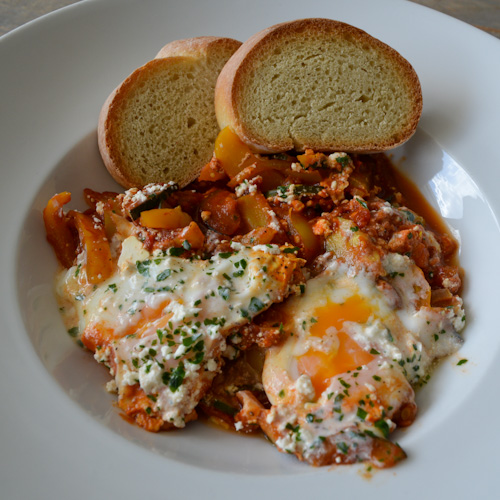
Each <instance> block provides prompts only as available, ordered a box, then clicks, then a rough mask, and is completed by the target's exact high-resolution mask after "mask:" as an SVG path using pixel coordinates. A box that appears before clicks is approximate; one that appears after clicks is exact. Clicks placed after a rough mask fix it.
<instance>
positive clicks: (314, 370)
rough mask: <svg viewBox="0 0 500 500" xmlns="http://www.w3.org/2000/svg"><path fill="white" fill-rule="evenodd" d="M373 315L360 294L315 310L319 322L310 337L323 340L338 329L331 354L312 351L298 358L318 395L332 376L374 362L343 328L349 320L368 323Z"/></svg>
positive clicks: (298, 364)
mask: <svg viewBox="0 0 500 500" xmlns="http://www.w3.org/2000/svg"><path fill="white" fill-rule="evenodd" d="M372 312H373V311H372V308H371V307H370V306H369V305H368V304H367V303H366V301H364V300H363V299H362V298H361V297H360V296H359V295H353V296H352V297H349V298H348V299H346V301H345V302H343V303H341V304H337V303H335V302H331V301H328V303H327V304H326V305H325V306H323V307H319V308H317V309H316V310H315V311H314V318H315V319H316V323H314V324H312V325H311V328H310V330H309V335H311V336H314V337H323V336H324V335H325V334H326V331H327V330H328V329H329V328H331V327H335V329H336V331H337V339H338V343H336V344H334V347H333V348H332V350H331V351H329V352H325V351H320V350H316V349H312V348H311V349H309V350H308V351H307V352H306V353H304V354H303V355H301V356H299V357H298V358H297V368H298V370H299V373H300V374H301V375H302V374H306V375H308V376H309V377H310V378H311V382H312V384H313V387H314V390H315V391H316V395H317V396H319V395H320V394H321V393H322V392H323V391H324V390H325V389H326V388H327V387H328V386H329V385H330V380H331V378H332V377H335V376H336V375H339V374H341V373H345V372H347V371H349V370H355V369H356V368H357V367H358V366H361V365H366V364H368V363H369V362H370V361H372V360H373V359H374V357H373V356H372V355H371V354H369V353H368V352H366V351H365V350H363V349H362V348H361V347H360V346H359V345H358V343H357V342H355V341H354V340H352V338H351V337H350V336H349V335H348V334H347V333H346V332H345V331H344V329H343V328H344V322H346V321H352V322H356V323H361V324H363V323H366V322H367V321H368V319H369V318H370V316H371V315H372ZM337 346H338V348H337Z"/></svg>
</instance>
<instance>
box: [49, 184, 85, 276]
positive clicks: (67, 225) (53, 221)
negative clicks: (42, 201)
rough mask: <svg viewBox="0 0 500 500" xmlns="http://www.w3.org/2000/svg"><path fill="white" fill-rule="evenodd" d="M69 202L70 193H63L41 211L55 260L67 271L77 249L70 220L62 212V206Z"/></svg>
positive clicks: (52, 199)
mask: <svg viewBox="0 0 500 500" xmlns="http://www.w3.org/2000/svg"><path fill="white" fill-rule="evenodd" d="M70 201H71V193H69V192H67V191H64V192H62V193H59V194H56V195H54V196H53V197H52V198H51V199H50V200H49V201H48V203H47V206H46V207H45V208H44V210H43V222H44V224H45V231H46V233H47V240H48V242H49V243H50V244H51V245H52V248H53V249H54V252H55V254H56V257H57V260H58V261H59V262H60V263H61V264H62V265H63V266H64V267H66V268H68V269H69V268H70V267H71V266H72V265H73V262H74V260H75V257H76V248H77V239H76V234H75V233H74V232H73V230H72V220H71V219H70V218H69V217H68V216H67V215H66V214H65V213H64V212H63V206H64V205H66V204H67V203H69V202H70Z"/></svg>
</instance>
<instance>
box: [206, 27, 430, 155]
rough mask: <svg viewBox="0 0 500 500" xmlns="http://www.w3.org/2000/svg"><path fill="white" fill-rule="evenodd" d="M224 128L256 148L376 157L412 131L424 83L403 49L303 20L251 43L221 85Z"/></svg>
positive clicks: (239, 52)
mask: <svg viewBox="0 0 500 500" xmlns="http://www.w3.org/2000/svg"><path fill="white" fill-rule="evenodd" d="M215 108H216V114H217V120H218V122H219V126H220V128H221V129H222V128H224V127H226V126H229V127H230V128H231V129H232V130H233V131H234V132H235V133H236V134H237V135H238V136H239V137H240V138H241V139H242V140H243V141H244V142H246V143H247V144H248V145H249V146H250V147H252V148H253V149H254V150H255V151H257V152H261V153H276V152H284V151H288V150H292V149H295V150H297V151H303V150H304V149H306V148H312V149H314V150H316V151H345V152H360V153H369V152H378V151H386V150H388V149H391V148H394V147H395V146H398V145H400V144H402V143H403V142H405V141H406V140H408V139H409V138H410V137H411V136H412V134H413V133H414V132H415V129H416V127H417V124H418V121H419V118H420V115H421V112H422V93H421V88H420V83H419V80H418V77H417V74H416V73H415V71H414V69H413V68H412V66H411V65H410V63H409V62H408V61H407V60H406V59H404V58H403V57H402V56H401V55H400V54H399V53H398V52H396V51H395V50H394V49H392V48H391V47H389V46H388V45H386V44H384V43H382V42H381V41H379V40H377V39H376V38H373V37H372V36H370V35H368V34H367V33H366V32H364V31H362V30H360V29H358V28H354V27H353V26H350V25H348V24H345V23H341V22H338V21H333V20H330V19H300V20H297V21H291V22H286V23H281V24H277V25H275V26H271V27H270V28H267V29H264V30H263V31H261V32H259V33H257V34H255V35H254V36H252V37H251V38H250V39H249V40H247V41H246V42H245V43H244V44H243V45H242V46H241V47H240V48H239V49H238V50H237V51H236V52H235V54H234V55H233V56H232V57H231V59H230V60H229V61H228V63H227V64H226V65H225V66H224V69H223V70H222V72H221V74H220V75H219V78H218V80H217V85H216V90H215Z"/></svg>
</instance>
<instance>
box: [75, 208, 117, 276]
mask: <svg viewBox="0 0 500 500" xmlns="http://www.w3.org/2000/svg"><path fill="white" fill-rule="evenodd" d="M70 215H71V216H72V218H73V220H74V221H75V226H76V229H77V230H78V235H79V236H80V242H81V244H82V247H83V249H84V251H85V266H84V270H85V272H86V274H87V280H88V282H89V283H92V284H97V283H101V282H103V281H105V280H106V279H108V278H109V277H110V276H111V275H112V274H113V271H114V262H113V258H112V256H111V249H110V247H109V242H108V239H107V237H106V232H105V231H104V226H103V225H102V223H101V222H100V221H99V222H96V221H95V220H94V218H93V217H92V216H90V215H86V214H82V213H80V212H75V211H72V212H70Z"/></svg>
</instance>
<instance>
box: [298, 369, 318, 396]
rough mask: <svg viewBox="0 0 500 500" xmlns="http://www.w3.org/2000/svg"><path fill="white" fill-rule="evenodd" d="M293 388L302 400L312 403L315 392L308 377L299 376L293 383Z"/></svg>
mask: <svg viewBox="0 0 500 500" xmlns="http://www.w3.org/2000/svg"><path fill="white" fill-rule="evenodd" d="M295 388H296V389H297V392H298V394H300V395H301V396H304V398H305V399H307V400H308V401H312V400H313V399H314V397H315V396H316V391H315V390H314V386H313V384H312V382H311V377H309V375H305V374H303V375H301V376H300V377H299V378H298V379H297V380H296V381H295Z"/></svg>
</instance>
